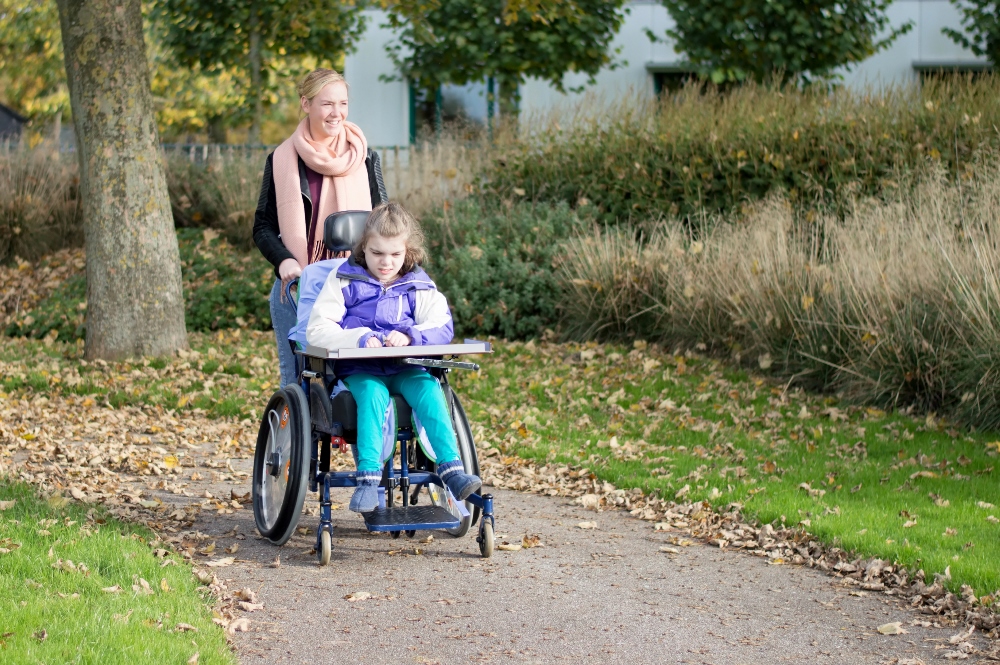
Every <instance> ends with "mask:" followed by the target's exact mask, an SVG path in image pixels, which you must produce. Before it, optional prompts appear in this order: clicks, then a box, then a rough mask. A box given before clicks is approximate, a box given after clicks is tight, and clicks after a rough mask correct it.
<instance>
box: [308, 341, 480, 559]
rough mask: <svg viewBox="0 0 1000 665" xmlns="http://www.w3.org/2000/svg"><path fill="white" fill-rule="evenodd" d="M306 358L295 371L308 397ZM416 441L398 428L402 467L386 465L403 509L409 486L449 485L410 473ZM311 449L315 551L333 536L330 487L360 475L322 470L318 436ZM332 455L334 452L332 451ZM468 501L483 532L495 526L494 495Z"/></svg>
mask: <svg viewBox="0 0 1000 665" xmlns="http://www.w3.org/2000/svg"><path fill="white" fill-rule="evenodd" d="M302 363H303V356H302V355H301V354H300V353H296V354H295V370H296V374H297V375H298V376H299V377H300V379H299V381H300V383H299V385H300V387H301V388H302V391H303V392H304V393H305V394H306V397H307V399H308V396H309V394H310V392H309V388H310V386H309V384H310V379H309V378H308V377H306V376H303V368H302ZM412 440H413V432H412V427H411V426H406V427H399V428H398V434H397V441H399V442H400V443H402V444H403V448H402V450H401V451H400V456H399V457H400V468H399V469H395V468H393V459H392V458H390V459H389V460H387V461H386V463H385V471H386V475H387V477H388V485H389V487H388V489H389V491H390V492H391V491H392V490H394V489H395V488H396V487H399V488H400V489H401V490H402V495H403V497H402V498H403V506H404V507H406V506H408V505H409V499H410V497H409V489H410V485H417V486H423V485H430V484H434V485H437V486H438V487H441V488H442V489H445V488H446V486H445V484H444V482H443V481H442V480H441V478H440V476H438V475H437V474H436V473H429V472H426V471H417V472H412V473H411V472H410V470H409V460H408V459H407V458H408V457H409V455H408V452H409V443H410V441H412ZM309 443H310V446H311V448H312V450H311V451H310V468H311V469H315V472H314V475H313V477H312V478H311V479H310V481H309V489H310V491H312V492H316V491H319V492H320V499H319V505H320V518H319V528H318V529H317V530H316V549H317V550H318V549H319V547H320V537H321V534H322V533H323V532H324V531H326V532H328V533H329V534H330V537H331V538H332V537H333V519H332V518H333V516H332V512H333V509H332V505H333V504H332V502H331V501H330V488H331V487H357V485H358V481H357V475H356V473H355V472H353V471H320V469H319V452H320V444H321V439H320V438H319V437H313V436H310V442H309ZM331 452H332V451H331ZM397 473H398V474H399V477H398V478H397V477H396V474H397ZM465 501H468V502H469V503H471V504H472V505H473V506H476V507H477V508H479V509H480V510H482V516H481V520H482V522H481V523H480V530H482V523H483V522H485V521H486V520H489V521H490V526H492V527H494V528H495V527H496V524H495V522H494V519H493V495H492V494H482V495H480V494H470V495H469V496H468V497H466V499H465ZM433 528H437V525H436V524H426V523H412V524H393V525H392V526H391V527H384V528H383V527H379V528H377V529H370V530H372V531H376V530H377V531H390V530H391V531H421V530H427V529H433Z"/></svg>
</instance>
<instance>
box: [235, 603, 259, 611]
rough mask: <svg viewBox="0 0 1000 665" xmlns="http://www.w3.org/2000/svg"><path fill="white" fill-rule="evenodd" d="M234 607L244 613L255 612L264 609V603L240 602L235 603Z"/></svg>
mask: <svg viewBox="0 0 1000 665" xmlns="http://www.w3.org/2000/svg"><path fill="white" fill-rule="evenodd" d="M236 606H237V607H238V608H240V609H241V610H243V611H244V612H256V611H257V610H262V609H264V603H247V602H245V601H242V600H241V601H240V602H238V603H236Z"/></svg>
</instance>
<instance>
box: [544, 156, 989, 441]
mask: <svg viewBox="0 0 1000 665" xmlns="http://www.w3.org/2000/svg"><path fill="white" fill-rule="evenodd" d="M900 192H906V193H905V194H903V193H901V194H900V195H899V196H898V197H897V198H895V199H889V200H883V201H874V200H869V201H867V202H864V203H857V204H854V205H852V206H851V207H850V209H849V210H848V211H847V213H846V215H845V216H844V218H843V219H838V218H837V217H835V216H833V215H827V216H820V217H818V218H816V219H814V220H813V221H811V222H807V221H805V220H804V219H803V215H801V214H796V213H794V212H793V208H792V206H791V205H790V204H789V203H788V201H787V200H785V199H782V198H778V197H772V198H769V199H767V200H766V201H764V202H762V203H761V204H759V205H757V206H755V207H754V208H753V209H752V210H750V211H748V213H747V214H746V215H745V218H744V219H742V220H741V221H739V222H732V221H727V222H718V223H715V224H706V225H705V228H704V230H703V233H702V234H701V235H700V236H698V235H697V234H692V233H691V232H690V231H688V230H685V229H684V227H683V226H682V225H680V224H676V223H674V224H667V223H664V224H660V225H656V226H655V227H653V228H652V230H651V231H649V232H648V233H645V234H643V233H640V232H637V231H636V230H635V229H632V228H624V227H623V228H612V229H607V230H603V231H596V232H594V233H592V234H590V235H587V236H582V237H578V238H576V239H573V240H571V241H569V242H568V244H567V246H566V256H567V257H569V258H568V259H567V260H565V261H563V262H561V263H560V264H559V265H558V270H559V275H560V278H561V280H562V282H563V284H564V289H565V297H564V301H563V302H564V309H563V312H564V317H563V321H564V324H565V326H566V329H567V331H568V332H569V333H570V334H571V335H573V336H577V337H593V336H597V337H606V338H629V337H641V338H647V339H655V340H659V341H662V342H665V343H667V344H670V345H681V346H685V347H695V346H697V345H701V344H704V345H705V346H706V347H709V348H710V349H712V350H714V351H716V352H721V353H725V354H730V355H731V356H733V357H734V358H735V359H736V360H738V361H741V362H744V363H747V364H751V365H753V366H755V367H757V368H760V369H762V370H770V371H776V372H779V373H781V374H783V375H785V376H787V377H788V378H789V380H790V381H794V382H798V383H799V384H804V385H807V386H809V387H812V388H818V389H823V390H831V391H838V392H841V393H843V394H844V395H845V396H846V397H848V398H850V399H852V400H855V401H858V402H865V403H870V404H876V405H880V406H884V407H894V408H904V407H909V406H914V407H916V408H918V409H920V410H926V411H930V412H938V413H945V412H946V413H949V414H951V415H952V416H953V417H955V418H956V419H958V420H960V421H962V422H965V423H968V424H972V425H975V426H978V427H988V428H992V429H996V428H997V427H1000V246H998V245H1000V163H998V162H997V161H996V160H992V161H990V162H988V163H980V164H977V165H976V166H975V167H973V168H970V169H969V170H967V171H963V175H962V177H960V178H959V179H958V180H957V181H954V182H952V181H949V180H948V179H947V178H946V177H945V175H944V173H943V169H940V168H939V169H938V170H937V171H936V172H934V173H933V174H931V175H929V176H927V177H926V178H924V179H923V180H922V181H921V182H920V183H919V184H917V185H915V186H914V187H912V188H910V187H907V188H905V189H902V190H900ZM696 237H697V239H694V238H696Z"/></svg>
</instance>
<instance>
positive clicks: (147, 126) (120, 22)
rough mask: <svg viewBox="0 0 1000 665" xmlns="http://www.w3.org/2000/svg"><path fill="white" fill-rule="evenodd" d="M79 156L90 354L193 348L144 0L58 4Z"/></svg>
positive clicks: (76, 0) (159, 352)
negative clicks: (163, 155) (146, 40)
mask: <svg viewBox="0 0 1000 665" xmlns="http://www.w3.org/2000/svg"><path fill="white" fill-rule="evenodd" d="M58 6H59V22H60V26H61V34H62V40H63V54H64V57H65V60H66V80H67V82H68V84H69V93H70V102H71V104H72V108H73V124H74V125H75V127H76V136H77V155H78V158H79V162H80V198H81V199H82V205H83V220H84V241H85V243H86V251H87V338H86V346H85V352H86V355H87V357H88V358H104V359H118V358H125V357H129V356H139V355H154V356H158V355H166V354H170V353H172V352H174V351H175V350H177V349H180V348H185V347H186V346H187V333H186V332H185V329H184V299H183V296H182V292H181V268H180V255H179V253H178V251H177V236H176V234H175V233H174V225H173V219H172V218H171V213H170V201H169V199H168V196H167V183H166V179H165V177H164V172H163V164H162V161H161V158H160V151H159V143H158V140H157V133H156V120H155V117H154V115H153V101H152V98H151V95H150V92H149V72H148V69H147V66H146V49H145V44H144V40H143V34H142V12H141V8H140V0H58Z"/></svg>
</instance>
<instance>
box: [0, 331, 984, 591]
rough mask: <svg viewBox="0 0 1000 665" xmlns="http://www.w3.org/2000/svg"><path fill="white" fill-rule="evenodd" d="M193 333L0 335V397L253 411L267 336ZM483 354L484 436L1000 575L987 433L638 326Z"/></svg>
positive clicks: (977, 580)
mask: <svg viewBox="0 0 1000 665" xmlns="http://www.w3.org/2000/svg"><path fill="white" fill-rule="evenodd" d="M191 342H192V346H193V348H194V349H195V351H197V355H189V356H188V357H186V358H174V359H171V360H165V361H152V362H147V361H140V362H134V363H117V364H108V365H102V364H100V363H97V364H92V363H85V362H84V361H82V360H81V359H80V358H79V351H78V347H77V346H76V345H75V344H61V343H59V342H54V343H50V344H49V345H46V344H45V343H44V342H36V341H27V340H17V341H14V340H6V341H3V340H0V361H2V366H0V370H2V373H3V375H4V376H5V377H8V378H6V379H5V381H6V383H5V384H4V386H5V387H4V388H3V390H5V391H8V392H7V393H4V394H3V395H2V397H5V398H6V397H9V398H11V399H28V400H31V399H32V398H33V397H34V396H37V395H40V394H52V393H63V392H67V391H78V390H82V388H81V387H80V386H92V387H93V390H94V392H93V393H92V395H93V397H94V399H96V400H107V401H108V402H109V403H114V400H118V399H121V400H124V402H123V403H129V404H164V403H161V402H157V399H158V398H157V396H171V397H170V398H171V399H175V398H176V399H177V400H178V401H175V402H173V403H172V405H170V404H165V405H166V406H168V407H169V408H174V409H177V410H197V409H199V408H200V409H203V410H204V411H205V412H206V413H209V414H211V415H213V416H214V417H225V416H230V417H232V416H235V417H243V416H244V415H245V416H246V417H254V415H253V414H254V413H255V409H259V408H261V405H262V404H263V402H264V401H265V400H266V397H267V395H268V394H269V391H270V389H272V388H273V383H272V382H273V381H274V380H275V377H274V376H272V375H273V374H275V372H276V370H275V369H274V368H275V367H276V360H275V358H274V342H273V338H272V337H271V336H270V335H267V334H264V333H252V334H251V333H240V332H239V331H232V332H218V333H214V334H212V335H205V334H192V335H191ZM482 366H483V370H482V372H481V373H478V374H473V373H468V372H456V373H454V374H453V375H452V377H453V381H454V382H455V384H456V385H457V390H458V393H459V395H460V396H461V397H462V399H463V401H464V402H465V404H466V407H467V410H468V412H469V416H470V419H471V421H472V424H473V430H474V432H475V434H476V440H477V442H480V443H481V447H482V448H483V449H485V448H487V447H489V446H493V447H496V448H498V449H499V450H501V451H503V452H504V453H505V454H508V455H519V456H522V457H525V458H529V459H533V460H538V461H549V462H551V461H557V462H561V463H567V464H572V465H575V466H584V467H587V468H588V469H590V470H591V471H592V472H593V473H594V474H596V476H597V477H598V478H601V479H603V480H606V481H608V482H610V483H613V484H614V485H616V486H618V487H621V488H641V489H642V490H643V491H645V492H657V493H658V494H659V495H660V496H663V497H665V498H675V497H676V498H686V499H687V500H694V499H704V500H708V501H710V502H712V503H713V504H714V505H717V506H725V505H727V504H729V503H731V502H738V503H740V504H742V505H743V506H744V512H745V513H746V514H747V515H750V516H752V517H755V518H757V519H760V520H761V521H763V522H775V523H776V524H780V523H782V522H784V523H785V524H787V525H796V524H799V523H801V524H802V526H803V527H805V528H806V529H807V530H808V531H809V532H811V533H813V534H815V535H816V536H817V537H819V538H820V539H822V540H824V541H825V542H828V543H833V544H837V545H839V546H841V547H844V548H846V549H850V550H854V551H857V552H858V553H861V554H864V555H867V556H879V557H881V558H884V559H890V560H896V561H899V562H900V563H902V564H904V565H906V566H907V567H908V568H910V569H911V570H914V569H916V568H922V569H923V570H924V571H925V573H926V574H927V575H928V579H930V578H931V574H932V573H937V572H944V571H945V570H946V569H949V568H950V573H951V576H952V581H951V584H952V585H953V586H954V588H955V589H958V588H959V587H960V585H961V584H969V585H970V586H972V588H973V589H974V590H975V592H976V593H977V595H984V594H991V593H993V592H994V591H996V590H998V589H1000V570H998V569H997V568H996V566H995V565H994V563H993V562H995V561H996V560H997V558H998V557H1000V523H998V522H997V518H1000V508H997V507H996V506H997V505H1000V488H998V486H997V477H998V475H1000V473H998V472H997V470H996V467H997V466H998V464H1000V442H998V441H997V439H1000V435H997V434H996V433H989V432H986V433H975V432H969V431H964V430H960V429H957V428H954V427H952V426H951V425H950V424H948V423H947V422H945V421H942V420H940V419H936V418H934V417H927V418H922V419H915V418H913V417H910V416H908V415H905V414H902V413H885V412H883V411H880V410H878V409H873V408H861V407H854V406H848V405H846V404H843V403H841V402H839V401H838V400H837V398H835V397H832V396H825V397H822V396H819V397H818V396H813V395H810V394H807V393H804V392H802V391H800V390H797V389H791V388H788V387H787V386H785V385H784V384H781V383H776V382H775V381H774V380H773V379H768V378H763V377H759V376H754V375H751V374H748V373H747V372H745V371H742V370H740V369H736V368H733V367H732V366H731V365H726V364H724V363H721V362H719V361H716V360H709V359H705V358H701V357H698V356H693V355H684V356H676V355H673V354H671V353H669V352H667V351H666V350H664V349H663V348H662V347H659V346H657V345H652V344H650V345H647V344H645V343H643V342H636V343H635V345H634V346H633V347H621V346H613V345H599V344H594V343H588V344H554V343H548V342H528V343H506V342H504V343H500V344H498V346H497V353H496V354H495V355H494V356H492V357H490V358H486V359H483V362H482ZM227 367H228V368H229V370H227V369H226V368H227ZM238 368H242V369H245V370H246V371H247V373H249V374H250V376H249V377H248V378H247V377H244V376H241V375H240V374H239V373H238V372H236V369H238ZM230 371H232V372H233V373H228V372H230ZM15 380H16V381H18V382H19V383H17V385H14V384H13V383H11V382H12V381H15ZM209 381H212V382H213V383H212V384H211V385H209V384H208V382H209ZM176 396H180V398H183V397H187V399H185V400H184V401H183V402H181V401H180V398H177V397H176ZM164 399H166V398H164ZM199 405H201V406H199ZM991 518H992V519H991Z"/></svg>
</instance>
